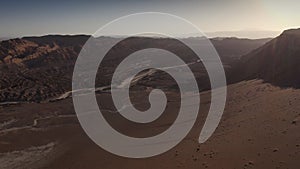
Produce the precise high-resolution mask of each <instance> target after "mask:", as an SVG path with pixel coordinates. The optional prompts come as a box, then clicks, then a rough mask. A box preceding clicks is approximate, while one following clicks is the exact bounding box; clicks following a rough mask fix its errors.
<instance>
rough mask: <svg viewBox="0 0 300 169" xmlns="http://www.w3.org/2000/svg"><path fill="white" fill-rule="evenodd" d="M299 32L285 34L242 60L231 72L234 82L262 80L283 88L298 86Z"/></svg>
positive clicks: (287, 31)
mask: <svg viewBox="0 0 300 169" xmlns="http://www.w3.org/2000/svg"><path fill="white" fill-rule="evenodd" d="M299 65H300V29H291V30H286V31H284V32H283V33H282V34H281V35H280V36H278V37H277V38H275V39H273V40H271V41H270V42H268V43H266V44H265V45H264V46H262V47H260V48H258V49H256V50H254V51H252V52H250V53H249V54H247V55H245V56H243V57H242V59H241V62H240V63H238V65H237V68H236V69H234V70H233V72H232V73H233V74H234V76H233V77H235V78H236V79H235V80H236V81H240V80H244V79H255V78H258V79H263V80H264V81H266V82H270V83H272V84H275V85H279V86H282V87H297V88H298V87H300V78H299V73H300V66H299Z"/></svg>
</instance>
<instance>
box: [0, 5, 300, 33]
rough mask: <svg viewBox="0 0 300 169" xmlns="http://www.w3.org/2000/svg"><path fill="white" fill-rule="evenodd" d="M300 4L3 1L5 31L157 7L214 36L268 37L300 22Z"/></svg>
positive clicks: (97, 20)
mask: <svg viewBox="0 0 300 169" xmlns="http://www.w3.org/2000/svg"><path fill="white" fill-rule="evenodd" d="M299 7H300V1H299V0H285V1H274V0H251V1H249V0H219V1H218V0H186V1H180V0H152V1H142V0H109V1H88V0H87V1H78V0H73V1H68V2H62V1H58V0H52V1H37V0H28V1H17V0H10V1H4V2H1V5H0V22H1V29H0V37H16V36H29V35H45V34H93V33H94V32H95V31H96V30H97V29H99V28H100V27H101V26H103V25H104V24H106V23H108V22H110V21H112V20H114V19H116V18H118V17H121V16H124V15H128V14H132V13H136V12H149V11H155V12H164V13H171V14H174V15H177V16H180V17H183V18H185V19H187V20H189V21H191V22H192V23H194V24H195V25H197V26H198V27H199V28H200V29H201V30H202V31H203V32H206V33H207V34H208V35H211V36H239V37H248V38H258V37H259V36H257V37H255V34H253V32H258V33H257V34H259V35H260V36H261V37H264V36H266V37H267V36H276V35H277V34H278V33H280V32H281V31H283V30H285V29H289V28H297V27H300V12H299V9H298V8H299ZM147 22H149V23H151V21H147ZM192 33H193V32H178V35H184V34H192ZM257 34H256V35H257Z"/></svg>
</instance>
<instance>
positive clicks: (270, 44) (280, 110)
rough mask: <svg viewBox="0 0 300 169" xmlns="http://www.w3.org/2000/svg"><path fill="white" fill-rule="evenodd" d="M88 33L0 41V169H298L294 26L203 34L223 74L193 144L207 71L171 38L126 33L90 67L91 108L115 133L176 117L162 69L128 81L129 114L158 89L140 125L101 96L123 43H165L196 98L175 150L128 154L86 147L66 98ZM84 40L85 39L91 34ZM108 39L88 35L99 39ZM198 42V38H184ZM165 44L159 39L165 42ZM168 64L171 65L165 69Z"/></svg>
mask: <svg viewBox="0 0 300 169" xmlns="http://www.w3.org/2000/svg"><path fill="white" fill-rule="evenodd" d="M88 38H90V36H88V35H74V36H62V35H48V36H42V37H25V38H18V39H10V40H4V41H1V42H0V70H1V71H0V74H1V79H0V168H1V169H24V168H28V169H66V168H70V169H83V168H99V169H100V168H105V169H117V168H124V169H126V168H128V169H132V168H145V169H152V168H166V169H168V168H169V169H174V168H188V169H192V168H212V169H220V168H224V169H240V168H243V169H246V168H255V169H266V168H278V169H279V168H282V169H298V168H299V166H300V162H299V158H300V134H298V133H299V131H300V90H299V86H300V80H299V78H298V73H299V72H300V69H299V66H298V64H299V63H300V60H299V55H300V29H291V30H285V31H283V33H282V34H281V35H279V36H278V37H276V38H273V39H271V38H265V39H253V40H250V39H239V38H212V39H210V40H211V43H212V44H213V45H214V47H215V48H216V50H217V52H218V53H219V55H220V58H221V60H222V63H223V65H224V68H225V72H226V75H227V83H228V86H227V90H228V91H227V93H228V95H227V100H226V106H225V111H224V114H223V117H222V119H221V122H220V124H219V126H218V128H217V130H216V131H215V132H214V134H213V135H212V137H211V138H210V139H209V140H208V141H207V142H205V143H203V144H199V143H198V137H199V133H200V131H201V129H202V126H203V124H204V121H205V118H206V116H207V112H208V109H209V107H210V101H211V95H210V94H211V93H210V90H211V89H210V84H209V80H208V77H207V72H206V71H205V68H204V67H203V65H202V63H201V61H198V60H195V58H194V57H192V56H191V55H189V53H188V52H186V51H185V49H184V48H181V47H180V46H178V43H177V42H176V40H173V39H164V38H151V37H133V38H129V40H125V41H122V42H121V43H120V45H119V46H117V47H116V48H114V50H113V51H112V52H111V53H110V55H109V57H107V58H106V59H105V60H104V64H103V65H102V68H103V69H101V70H100V69H99V70H98V74H97V79H96V84H95V88H96V89H97V90H96V96H97V101H98V104H99V107H100V108H101V110H102V111H103V115H104V116H105V118H106V119H107V121H109V122H110V124H111V125H112V126H113V127H114V128H115V129H116V130H118V131H119V132H121V133H125V134H127V135H130V136H135V137H147V136H150V135H156V134H157V133H161V132H162V131H164V130H166V129H167V128H168V127H169V126H170V125H172V122H173V121H174V119H175V118H176V116H177V112H178V105H179V103H180V97H179V95H178V86H177V85H176V83H175V82H174V80H173V79H172V78H171V77H170V76H169V75H168V74H166V73H164V72H163V71H158V70H152V69H150V70H146V71H144V72H141V73H140V74H139V75H138V76H136V77H135V79H134V80H133V82H131V84H130V85H131V86H130V89H131V90H130V96H131V98H130V99H131V101H132V102H133V103H134V105H136V108H137V109H139V110H146V109H147V108H148V107H149V103H148V99H147V97H148V94H149V92H150V91H151V90H152V89H156V88H159V89H162V90H163V91H164V92H166V94H167V98H168V105H167V108H166V110H165V112H164V114H163V115H162V116H161V117H160V118H159V119H157V120H156V121H154V122H152V123H150V124H137V123H132V122H129V121H128V120H126V119H124V118H123V117H122V116H120V114H119V113H118V112H117V110H116V108H115V107H114V105H113V102H112V99H111V88H110V86H109V84H110V81H111V76H112V73H113V71H114V68H115V67H116V66H117V65H118V63H120V62H121V60H122V57H123V55H125V54H126V53H125V54H124V53H122V51H123V49H129V50H131V51H135V50H139V49H140V48H141V47H145V45H146V47H147V45H149V46H167V47H166V48H167V49H168V50H171V51H174V53H178V54H183V55H182V56H183V58H182V59H183V60H184V61H185V62H186V63H189V64H188V65H189V67H190V69H191V70H193V72H194V74H195V76H196V79H197V82H198V85H199V88H200V91H199V92H200V95H201V103H200V110H199V114H198V118H197V120H196V123H195V125H194V127H193V129H192V130H191V131H190V133H189V134H188V136H187V137H185V138H184V140H183V141H182V142H181V143H179V144H178V145H177V146H176V147H175V148H173V149H171V150H169V151H167V152H166V153H163V154H161V155H158V156H155V157H151V158H144V159H130V158H125V157H119V156H116V155H113V154H111V153H109V152H107V151H105V150H103V149H102V148H100V147H99V146H98V145H96V144H95V143H94V142H93V141H92V140H91V139H90V138H89V137H88V136H87V135H86V133H85V132H84V131H83V129H82V128H81V126H80V124H79V122H78V119H77V117H76V114H75V111H74V107H73V102H72V73H73V67H74V64H75V62H76V58H77V56H78V54H79V52H80V50H81V48H82V47H83V45H84V43H85V42H86V41H87V40H88ZM92 38H94V37H92ZM113 40H116V38H114V37H98V38H95V41H97V42H99V44H101V45H105V44H106V43H105V42H108V41H113ZM188 40H189V41H191V43H201V41H202V40H201V38H200V37H199V38H189V39H188ZM166 44H168V45H166ZM174 69H176V67H174Z"/></svg>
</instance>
